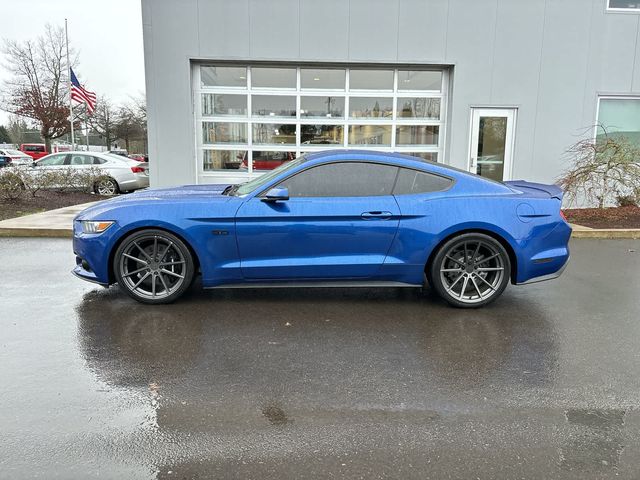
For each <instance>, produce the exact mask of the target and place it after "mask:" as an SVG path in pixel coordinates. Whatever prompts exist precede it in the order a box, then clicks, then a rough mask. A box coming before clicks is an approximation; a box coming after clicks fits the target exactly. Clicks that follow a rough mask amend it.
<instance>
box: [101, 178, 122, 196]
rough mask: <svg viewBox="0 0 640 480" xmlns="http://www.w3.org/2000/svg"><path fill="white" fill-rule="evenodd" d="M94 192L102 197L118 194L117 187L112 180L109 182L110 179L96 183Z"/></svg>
mask: <svg viewBox="0 0 640 480" xmlns="http://www.w3.org/2000/svg"><path fill="white" fill-rule="evenodd" d="M96 191H97V192H98V194H99V195H104V196H109V195H115V194H116V193H118V185H117V184H116V182H115V181H114V180H111V179H110V178H105V179H102V180H99V181H98V183H97V185H96Z"/></svg>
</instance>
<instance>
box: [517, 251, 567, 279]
mask: <svg viewBox="0 0 640 480" xmlns="http://www.w3.org/2000/svg"><path fill="white" fill-rule="evenodd" d="M567 265H569V257H567V259H566V260H565V262H564V265H562V267H560V270H558V271H557V272H553V273H548V274H546V275H542V276H540V277H533V278H530V279H529V280H526V281H524V282H518V283H516V285H529V284H531V283H538V282H546V281H547V280H553V279H555V278H558V277H559V276H560V275H562V274H563V273H564V271H565V270H566V268H567Z"/></svg>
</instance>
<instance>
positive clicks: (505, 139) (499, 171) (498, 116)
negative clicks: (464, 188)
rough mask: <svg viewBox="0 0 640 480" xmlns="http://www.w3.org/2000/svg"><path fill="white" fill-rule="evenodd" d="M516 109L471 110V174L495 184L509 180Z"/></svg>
mask: <svg viewBox="0 0 640 480" xmlns="http://www.w3.org/2000/svg"><path fill="white" fill-rule="evenodd" d="M515 121H516V109H515V108H472V109H471V147H470V153H471V155H470V157H471V158H470V159H469V171H471V172H472V173H477V174H478V175H481V176H483V177H487V178H491V179H493V180H498V181H502V180H510V179H511V167H512V161H513V140H514V132H515Z"/></svg>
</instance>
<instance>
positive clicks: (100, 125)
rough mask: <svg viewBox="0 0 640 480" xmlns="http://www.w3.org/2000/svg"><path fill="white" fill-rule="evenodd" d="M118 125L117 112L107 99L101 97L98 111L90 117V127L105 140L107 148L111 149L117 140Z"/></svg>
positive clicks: (97, 105) (98, 102)
mask: <svg viewBox="0 0 640 480" xmlns="http://www.w3.org/2000/svg"><path fill="white" fill-rule="evenodd" d="M117 123H118V118H117V112H116V110H115V108H114V107H113V104H112V103H111V101H110V100H109V99H108V98H107V97H104V96H103V97H99V98H98V100H97V102H96V110H95V111H94V112H93V114H92V115H90V116H89V125H90V126H91V128H92V129H93V130H94V131H95V132H96V133H98V135H100V136H101V137H103V138H104V140H105V144H106V145H107V148H111V144H112V143H113V141H114V140H115V139H116V126H117Z"/></svg>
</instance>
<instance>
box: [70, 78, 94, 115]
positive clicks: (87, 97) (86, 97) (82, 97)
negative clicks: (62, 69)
mask: <svg viewBox="0 0 640 480" xmlns="http://www.w3.org/2000/svg"><path fill="white" fill-rule="evenodd" d="M69 70H71V100H75V101H76V102H78V103H86V104H87V110H88V111H89V113H93V111H94V110H95V109H96V94H95V93H93V92H90V91H89V90H85V88H84V87H83V86H82V85H80V82H79V81H78V77H76V74H75V73H73V69H69Z"/></svg>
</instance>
